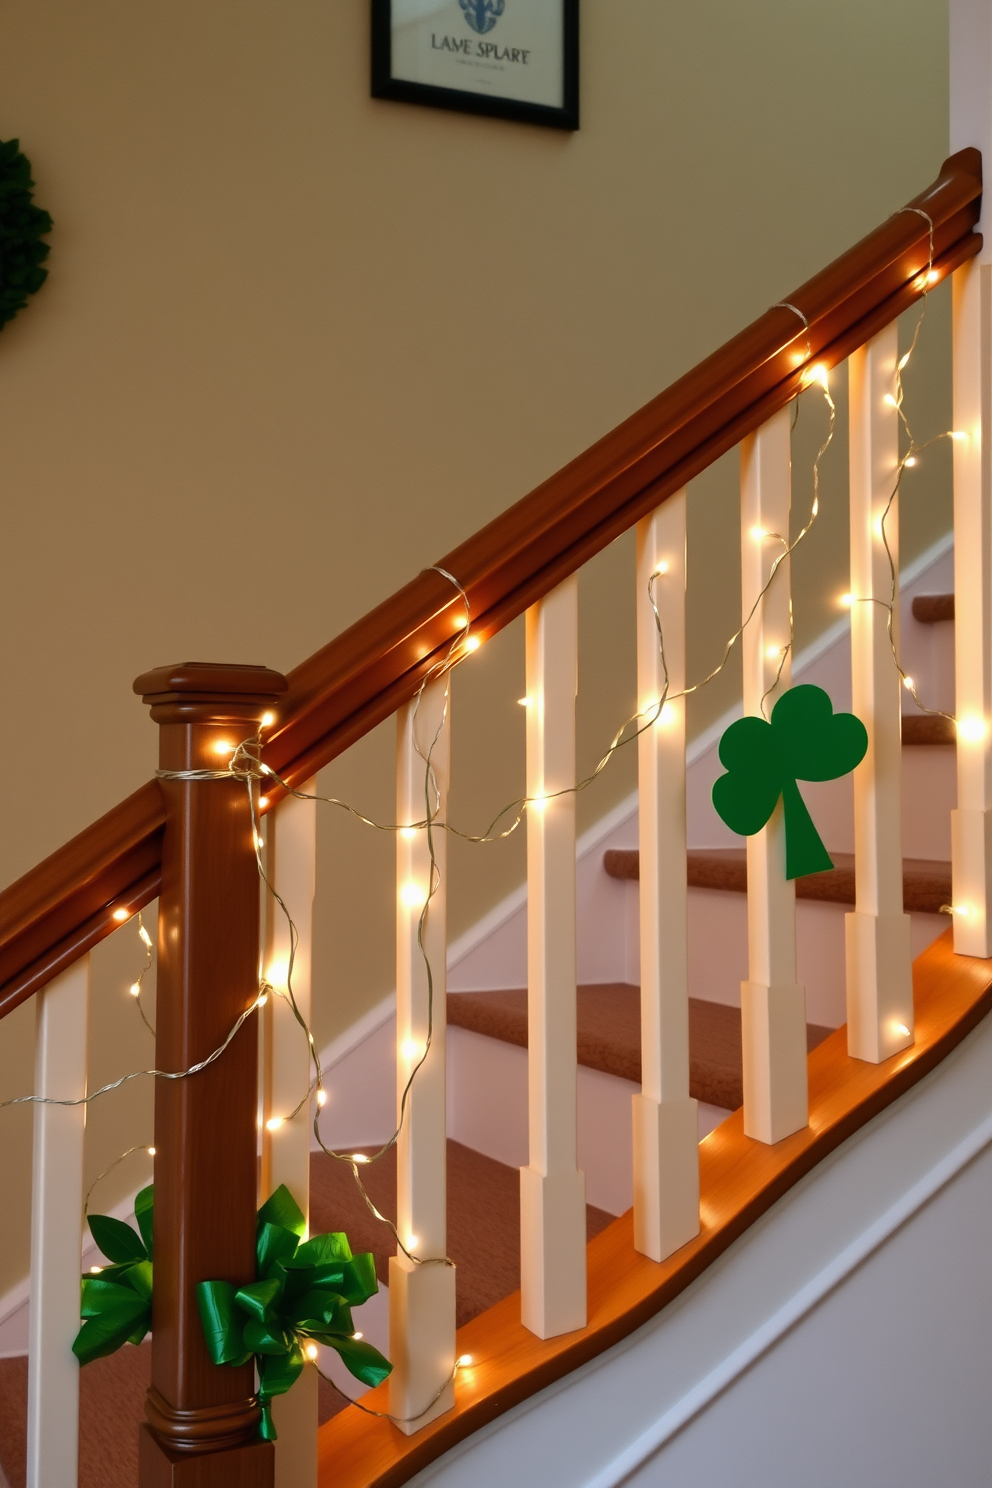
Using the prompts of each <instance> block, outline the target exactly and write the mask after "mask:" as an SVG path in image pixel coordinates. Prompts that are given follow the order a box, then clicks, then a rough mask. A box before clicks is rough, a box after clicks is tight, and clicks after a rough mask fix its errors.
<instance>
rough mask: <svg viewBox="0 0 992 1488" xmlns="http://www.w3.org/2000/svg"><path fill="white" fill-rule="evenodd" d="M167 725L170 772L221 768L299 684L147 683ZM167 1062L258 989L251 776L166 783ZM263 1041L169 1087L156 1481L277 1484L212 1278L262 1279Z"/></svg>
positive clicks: (217, 1034) (193, 676)
mask: <svg viewBox="0 0 992 1488" xmlns="http://www.w3.org/2000/svg"><path fill="white" fill-rule="evenodd" d="M134 688H135V691H136V692H138V693H140V694H141V695H142V697H143V699H144V701H145V702H146V703H149V704H150V705H151V710H152V718H153V719H154V721H155V722H156V723H158V724H159V725H160V735H159V737H160V751H159V759H160V768H161V769H162V770H169V771H173V770H174V771H185V770H204V769H206V770H216V769H223V767H224V766H225V765H226V764H227V763H228V761H229V759H230V756H231V753H232V752H233V750H234V748H235V747H236V746H237V745H238V744H239V743H240V742H241V741H242V740H243V739H247V738H251V737H252V736H254V734H255V732H256V729H257V727H258V724H259V722H260V720H261V719H262V716H263V714H264V713H265V712H266V711H267V710H268V709H269V708H271V707H272V706H273V705H274V704H275V703H276V702H277V700H278V698H279V696H280V694H281V693H283V692H284V691H285V689H286V680H285V678H284V677H281V676H280V675H279V674H278V673H277V672H271V671H269V670H268V669H267V668H266V667H249V666H212V665H207V664H205V663H200V662H189V663H186V664H184V665H181V666H174V667H161V668H159V669H158V670H157V671H154V672H146V673H145V674H144V675H143V676H141V677H139V678H138V679H137V681H136V682H135V684H134ZM161 785H162V794H163V797H164V799H165V802H166V810H167V818H166V826H165V837H164V840H163V845H162V891H161V896H160V899H159V932H158V994H157V1014H156V1065H157V1068H158V1069H160V1070H169V1071H172V1070H184V1069H188V1068H189V1067H190V1066H191V1065H193V1064H195V1063H197V1062H198V1061H199V1060H201V1059H205V1058H206V1057H207V1056H208V1055H210V1054H211V1053H213V1051H214V1050H215V1049H217V1048H218V1047H219V1046H220V1045H221V1044H223V1042H224V1040H225V1039H226V1038H227V1036H228V1034H229V1033H230V1031H231V1029H232V1028H233V1026H234V1025H235V1023H236V1022H237V1019H238V1017H239V1015H240V1014H241V1013H243V1012H244V1010H245V1008H246V1007H248V1006H250V1005H251V1003H252V1002H253V1000H254V999H255V997H256V996H257V994H258V973H259V880H258V871H257V868H256V864H255V853H254V846H253V842H252V835H251V815H250V810H249V802H248V793H247V789H246V787H245V784H244V782H243V781H241V780H235V779H233V778H231V779H221V780H165V779H163V780H162V782H161ZM257 1065H258V1034H257V1026H256V1021H255V1018H254V1016H253V1017H251V1018H249V1019H248V1020H247V1021H246V1022H245V1023H244V1025H243V1026H242V1028H241V1029H240V1031H239V1032H238V1034H237V1035H236V1036H235V1038H234V1039H233V1040H232V1042H231V1044H230V1046H229V1047H228V1048H227V1049H226V1050H225V1051H224V1053H223V1054H222V1055H221V1056H220V1057H219V1058H218V1059H217V1060H215V1061H214V1062H213V1063H212V1064H211V1065H209V1066H208V1068H206V1069H204V1070H202V1071H200V1072H199V1073H197V1074H195V1075H191V1076H190V1077H188V1078H187V1079H183V1080H163V1079H159V1080H157V1081H156V1085H155V1149H156V1151H155V1249H154V1265H155V1291H154V1303H153V1314H152V1383H151V1388H150V1389H149V1392H148V1398H147V1401H146V1405H145V1411H146V1415H147V1418H148V1420H147V1424H145V1425H143V1426H142V1428H141V1442H140V1457H139V1462H140V1466H139V1482H140V1485H141V1488H201V1485H202V1488H208V1485H209V1488H271V1485H272V1481H273V1448H272V1446H271V1444H269V1443H266V1442H262V1441H260V1440H259V1439H258V1423H259V1419H260V1410H259V1406H258V1403H257V1401H256V1399H255V1379H254V1370H253V1366H252V1365H251V1364H247V1365H245V1366H244V1367H242V1368H238V1369H234V1368H232V1367H231V1366H230V1365H227V1364H225V1365H220V1366H217V1365H215V1364H213V1363H212V1362H211V1360H210V1356H209V1355H208V1353H207V1349H206V1345H205V1343H204V1339H203V1329H202V1326H201V1323H200V1316H199V1312H198V1309H197V1303H196V1283H197V1282H198V1281H213V1280H228V1281H232V1282H234V1283H236V1284H237V1285H243V1284H244V1283H245V1282H248V1281H253V1280H254V1279H255V1213H256V1209H257V1203H258V1199H257V1183H258V1180H257V1149H258V1133H257Z"/></svg>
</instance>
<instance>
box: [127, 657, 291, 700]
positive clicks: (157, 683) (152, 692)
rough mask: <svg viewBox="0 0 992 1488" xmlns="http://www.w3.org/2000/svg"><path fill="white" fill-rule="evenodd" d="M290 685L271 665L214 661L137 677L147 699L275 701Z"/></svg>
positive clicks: (139, 689) (136, 686)
mask: <svg viewBox="0 0 992 1488" xmlns="http://www.w3.org/2000/svg"><path fill="white" fill-rule="evenodd" d="M288 686H289V683H288V682H287V681H286V678H285V677H284V676H283V675H282V673H281V672H273V671H272V670H270V668H269V667H264V666H240V665H238V664H236V663H226V662H213V661H183V662H179V663H177V664H175V665H173V666H164V667H156V668H155V669H154V671H151V672H142V674H141V676H140V677H136V678H135V681H134V690H135V692H136V693H138V694H139V696H140V697H141V699H142V701H143V702H146V703H211V702H217V703H247V704H249V705H250V704H252V703H274V702H277V701H278V700H279V698H280V697H281V696H282V694H283V693H284V692H285V691H286V689H287V688H288Z"/></svg>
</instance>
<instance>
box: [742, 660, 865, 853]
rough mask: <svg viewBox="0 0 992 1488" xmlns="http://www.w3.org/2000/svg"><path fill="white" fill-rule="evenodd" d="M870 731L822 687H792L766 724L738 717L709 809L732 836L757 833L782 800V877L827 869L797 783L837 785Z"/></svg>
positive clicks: (861, 755) (857, 760) (823, 850)
mask: <svg viewBox="0 0 992 1488" xmlns="http://www.w3.org/2000/svg"><path fill="white" fill-rule="evenodd" d="M867 749H868V733H867V730H866V729H865V726H864V724H863V723H862V722H861V720H860V718H856V717H855V716H854V714H853V713H835V712H834V710H833V703H832V702H831V701H830V698H829V696H828V695H827V693H825V692H824V691H823V689H822V687H813V686H810V685H809V684H804V685H802V686H799V687H790V688H789V690H788V691H787V692H784V693H783V694H782V696H781V697H780V698H779V700H778V702H777V703H776V704H775V707H774V708H773V709H772V716H771V720H770V721H769V720H768V719H765V718H739V719H738V720H737V722H736V723H732V724H731V725H730V727H729V728H728V729H727V730H726V731H725V732H724V734H723V737H722V738H721V740H720V763H721V764H722V765H724V766H725V767H726V770H727V773H726V775H721V776H720V777H719V779H717V780H716V781H714V784H713V805H714V806H715V807H716V809H717V812H718V814H719V815H720V817H721V818H722V819H723V821H725V822H726V824H727V826H728V827H729V828H730V830H731V831H732V832H739V833H740V834H741V836H742V837H751V836H753V835H754V833H755V832H760V831H761V829H762V827H763V826H765V824H766V823H767V822H768V820H769V819H770V817H771V815H772V812H773V811H774V810H775V807H776V806H777V805H778V802H779V798H781V800H782V804H783V810H784V815H785V873H786V877H787V878H801V877H802V876H803V875H804V874H807V873H822V872H824V870H825V869H827V868H832V867H833V866H834V865H833V862H832V860H831V858H830V854H829V853H828V852H827V849H826V848H825V847H824V845H823V841H822V839H821V837H820V834H819V832H818V831H817V830H816V827H815V826H814V825H813V819H812V817H811V816H810V814H809V812H808V810H807V809H806V803H805V801H804V800H803V798H802V796H801V795H800V793H799V787H798V785H797V784H796V782H797V781H798V780H836V779H838V778H839V777H840V776H841V775H847V774H848V773H849V772H850V771H851V770H853V769H854V768H855V766H856V765H859V764H860V763H861V761H862V760H863V759H864V757H865V753H866V751H867Z"/></svg>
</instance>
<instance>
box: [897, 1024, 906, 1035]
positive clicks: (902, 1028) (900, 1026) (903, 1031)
mask: <svg viewBox="0 0 992 1488" xmlns="http://www.w3.org/2000/svg"><path fill="white" fill-rule="evenodd" d="M896 1033H901V1034H902V1036H903V1038H909V1029H908V1028H907V1027H906V1025H905V1023H897V1024H896Z"/></svg>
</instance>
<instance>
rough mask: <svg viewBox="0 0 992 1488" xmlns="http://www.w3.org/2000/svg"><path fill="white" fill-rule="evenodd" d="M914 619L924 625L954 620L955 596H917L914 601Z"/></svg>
mask: <svg viewBox="0 0 992 1488" xmlns="http://www.w3.org/2000/svg"><path fill="white" fill-rule="evenodd" d="M913 619H914V620H919V621H920V622H921V624H923V625H936V624H938V623H939V622H940V621H941V620H953V619H954V595H953V594H917V595H916V596H915V597H914V599H913Z"/></svg>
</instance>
